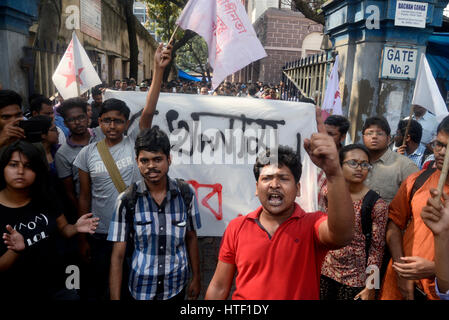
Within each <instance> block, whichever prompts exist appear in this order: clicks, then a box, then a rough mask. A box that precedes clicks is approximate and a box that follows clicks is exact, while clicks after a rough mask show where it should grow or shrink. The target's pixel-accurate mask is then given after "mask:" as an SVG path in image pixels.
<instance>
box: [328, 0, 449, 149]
mask: <svg viewBox="0 0 449 320" xmlns="http://www.w3.org/2000/svg"><path fill="white" fill-rule="evenodd" d="M415 2H420V3H423V4H427V6H428V7H427V17H426V23H425V27H424V28H417V27H410V26H395V14H396V0H385V1H370V0H334V1H329V2H328V3H327V4H326V5H324V6H323V11H324V14H325V17H326V25H325V33H326V34H328V35H329V37H330V39H331V41H332V44H333V49H334V50H336V51H337V52H338V54H339V56H340V89H341V90H342V96H343V97H342V98H343V99H342V103H343V112H344V114H345V115H346V116H348V118H349V120H350V121H351V128H350V133H351V137H352V140H353V142H360V141H361V132H360V131H361V127H362V125H363V122H364V121H365V119H366V118H368V117H370V116H373V115H383V116H384V117H385V118H386V119H387V120H388V122H389V124H390V126H391V129H392V131H394V130H395V129H396V126H397V123H398V121H399V120H400V119H401V118H402V117H404V116H406V115H408V114H409V110H410V102H411V100H412V96H413V90H414V86H415V79H416V75H417V73H418V66H419V57H420V55H421V53H425V50H426V44H427V40H428V38H429V36H430V35H431V34H432V32H433V29H434V27H438V26H441V24H442V15H443V9H444V8H445V7H446V6H447V4H448V2H449V0H415ZM389 49H391V50H390V51H388V50H389ZM397 51H399V52H400V55H401V60H402V58H403V57H404V55H407V52H411V53H410V54H411V58H409V60H410V61H412V62H408V64H409V66H408V67H407V68H414V70H415V72H414V73H413V74H412V73H411V72H410V73H408V72H405V70H403V69H400V70H401V72H398V73H397V74H395V75H394V76H392V74H391V72H383V73H382V72H381V68H382V63H383V53H384V52H385V54H386V53H387V52H393V53H394V52H397ZM407 57H408V56H407ZM384 61H385V60H384ZM390 67H391V66H390ZM394 68H395V67H393V69H389V70H390V71H391V70H394ZM408 71H411V70H408ZM386 75H388V76H386Z"/></svg>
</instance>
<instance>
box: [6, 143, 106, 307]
mask: <svg viewBox="0 0 449 320" xmlns="http://www.w3.org/2000/svg"><path fill="white" fill-rule="evenodd" d="M0 154H1V156H0V230H2V231H7V232H5V233H4V234H3V239H4V243H3V242H2V241H0V298H9V299H13V298H17V297H20V298H21V299H23V298H29V299H45V298H54V297H55V295H56V294H60V292H61V289H63V288H64V284H65V283H64V281H63V280H64V268H63V267H64V266H62V265H61V260H60V259H59V257H58V253H57V246H56V241H57V236H56V233H57V232H58V231H59V232H60V233H61V234H62V235H63V236H64V237H66V238H69V237H72V236H74V235H75V234H77V233H80V232H82V233H87V232H89V233H94V232H95V229H96V227H97V225H98V218H93V217H92V214H91V213H90V214H86V215H83V216H82V217H81V218H79V219H78V221H77V222H76V223H75V224H69V223H68V222H67V220H66V218H65V216H64V215H63V214H62V213H61V211H60V209H59V208H60V207H61V206H60V204H59V203H58V198H57V197H55V196H54V194H55V193H54V192H53V191H52V188H51V186H50V185H49V176H48V171H47V167H46V164H45V162H44V159H43V155H41V154H40V152H39V150H38V149H37V148H36V147H35V146H33V145H32V144H30V143H28V142H24V141H17V142H14V143H12V144H11V145H9V146H7V147H5V148H4V149H3V150H2V151H0ZM66 276H67V275H66ZM2 295H3V297H2Z"/></svg>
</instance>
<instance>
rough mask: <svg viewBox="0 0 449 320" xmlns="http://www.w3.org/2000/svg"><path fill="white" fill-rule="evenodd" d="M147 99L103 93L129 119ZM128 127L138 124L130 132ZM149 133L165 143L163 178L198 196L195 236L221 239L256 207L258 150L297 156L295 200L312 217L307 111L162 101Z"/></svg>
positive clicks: (294, 105) (212, 99)
mask: <svg viewBox="0 0 449 320" xmlns="http://www.w3.org/2000/svg"><path fill="white" fill-rule="evenodd" d="M146 94H147V93H146V92H131V91H113V90H107V91H106V92H105V96H104V98H105V99H109V98H116V99H120V100H123V101H125V102H126V104H127V105H128V107H129V108H130V109H131V114H135V113H137V112H138V111H140V110H141V109H142V107H143V106H144V105H145V97H146ZM135 125H138V120H137V119H136V120H135V121H133V124H132V125H131V127H133V126H135ZM153 125H158V126H159V127H160V128H161V129H162V130H164V131H165V132H167V134H169V137H170V140H171V144H172V151H171V156H172V165H171V167H170V170H169V175H170V177H173V178H183V179H185V180H186V181H188V182H189V183H190V184H191V185H192V187H193V188H194V190H195V191H196V192H197V197H198V202H199V208H200V213H201V221H202V228H201V229H200V230H199V231H198V235H200V236H222V235H223V232H224V230H225V228H226V226H227V224H228V223H229V221H230V220H232V219H234V218H236V217H237V216H238V215H239V214H242V215H246V214H248V213H249V212H251V211H254V210H255V209H257V208H258V207H259V206H260V202H259V200H258V198H257V197H256V196H255V191H256V180H255V178H254V174H253V164H254V162H255V160H256V157H257V154H256V152H257V150H256V148H259V149H260V150H264V148H265V146H268V147H274V146H275V145H276V144H282V145H288V146H290V147H292V148H293V150H295V151H297V150H300V154H301V159H302V164H303V168H302V176H301V197H300V198H297V200H298V203H300V204H301V206H302V207H303V208H304V210H305V211H315V208H316V207H317V204H316V199H317V194H316V190H317V178H316V171H317V170H316V167H315V166H314V165H313V164H312V162H311V161H310V159H309V156H308V155H307V153H306V152H305V150H304V147H303V140H304V138H309V137H310V135H311V134H312V133H313V132H316V121H315V106H314V105H313V104H309V103H300V102H287V101H276V100H264V99H250V98H237V97H219V96H202V95H187V94H170V93H161V95H160V97H159V101H158V104H157V114H156V115H155V117H154V120H153ZM180 150H181V151H180ZM260 150H259V152H260Z"/></svg>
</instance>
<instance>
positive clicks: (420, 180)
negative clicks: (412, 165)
mask: <svg viewBox="0 0 449 320" xmlns="http://www.w3.org/2000/svg"><path fill="white" fill-rule="evenodd" d="M434 162H435V161H432V162H430V163H429V166H428V168H427V169H426V170H425V171H423V172H421V174H420V175H419V176H418V177H417V178H416V180H415V182H414V183H413V186H412V190H411V192H410V197H409V204H410V206H411V203H412V199H413V196H414V195H415V193H416V191H418V189H419V188H421V187H422V186H423V184H424V183H425V182H426V181H427V179H429V177H430V176H431V175H432V174H433V173H434V172H435V170H436V168H433V164H434ZM379 198H380V196H379V195H378V194H377V193H376V192H375V191H373V190H370V191H368V193H367V194H366V195H365V197H364V198H363V202H362V210H361V218H362V232H363V235H364V236H365V253H366V262H368V254H369V248H370V246H371V239H372V230H373V221H372V219H371V212H372V210H373V207H374V204H375V203H376V201H377V200H378V199H379ZM384 257H385V258H386V256H384Z"/></svg>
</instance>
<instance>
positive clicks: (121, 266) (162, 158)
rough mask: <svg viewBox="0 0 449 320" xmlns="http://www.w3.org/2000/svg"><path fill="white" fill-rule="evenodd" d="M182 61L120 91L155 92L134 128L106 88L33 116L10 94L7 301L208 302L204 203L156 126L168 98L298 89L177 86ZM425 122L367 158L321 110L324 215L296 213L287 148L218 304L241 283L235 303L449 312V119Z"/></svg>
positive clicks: (238, 226)
mask: <svg viewBox="0 0 449 320" xmlns="http://www.w3.org/2000/svg"><path fill="white" fill-rule="evenodd" d="M170 60H171V47H170V46H168V47H167V48H163V47H162V46H159V48H158V50H157V51H156V55H155V61H154V66H155V73H154V76H153V78H152V79H149V80H145V81H143V82H141V83H140V84H139V85H137V82H136V81H135V79H132V78H131V79H122V80H115V81H114V82H113V84H111V86H110V89H112V90H121V91H148V92H147V99H146V104H145V106H144V107H143V109H142V113H141V116H140V121H139V125H138V126H135V127H133V128H128V123H129V121H128V120H129V117H130V109H129V108H128V107H127V105H126V102H124V101H121V100H118V99H107V100H105V101H103V94H102V93H103V91H104V88H105V87H104V86H102V85H100V86H98V87H95V88H93V89H92V91H91V95H90V98H88V97H87V96H82V97H78V98H71V99H67V100H64V99H62V98H61V97H56V99H54V100H50V99H48V98H47V97H44V96H42V95H33V96H31V97H30V98H29V106H30V108H29V110H28V111H27V112H26V113H24V112H23V110H22V107H23V101H22V97H21V96H20V95H19V94H17V93H15V92H14V91H11V90H0V147H1V151H0V170H1V174H0V212H1V213H0V228H1V230H2V234H3V236H2V241H1V243H0V286H1V290H0V297H1V298H2V301H5V300H9V299H17V298H20V299H24V298H25V299H34V300H36V299H63V300H67V299H70V300H77V299H86V300H108V299H113V300H115V299H130V300H131V299H135V300H175V301H179V300H183V299H185V298H186V297H187V298H189V299H196V298H197V297H198V295H199V293H200V288H201V281H200V279H201V277H200V272H201V270H200V263H199V250H198V241H197V234H196V230H197V229H198V228H200V227H201V219H200V215H199V209H198V200H197V199H196V195H195V192H194V191H193V189H192V188H191V187H190V186H189V185H188V184H187V183H185V182H184V181H183V180H180V179H176V177H172V176H170V175H169V174H168V172H169V167H170V164H171V160H170V159H171V158H170V141H169V139H168V136H167V134H166V133H165V132H163V131H162V130H161V129H160V128H158V127H157V126H152V120H153V115H154V113H155V110H156V108H157V101H158V98H159V93H160V92H176V93H184V94H201V95H223V96H237V97H248V98H260V99H281V98H282V91H283V87H284V85H283V83H282V82H281V83H280V84H279V85H264V84H263V83H260V82H258V83H254V84H251V83H235V84H232V83H230V82H227V81H225V82H224V83H223V84H222V85H220V87H218V88H217V89H216V90H215V91H212V90H211V88H210V86H208V85H207V83H206V82H186V81H184V82H178V81H172V82H168V83H163V73H164V69H165V67H166V66H167V65H168V64H169V62H170ZM412 108H413V110H414V114H413V116H412V119H410V120H409V119H404V120H401V121H400V122H399V123H398V126H397V130H396V131H394V134H393V137H392V133H391V128H390V125H389V123H388V122H387V121H386V120H385V119H384V118H383V117H381V116H375V117H369V118H367V119H366V120H365V121H364V124H363V128H362V142H363V144H350V145H344V141H345V138H346V135H347V133H348V130H349V129H350V123H349V121H348V120H347V119H346V118H345V117H343V116H339V115H331V116H329V117H327V118H326V119H324V120H323V118H322V115H321V112H320V110H319V108H317V113H316V119H317V127H318V132H317V133H315V134H313V135H312V136H311V137H306V139H305V140H304V147H305V150H306V151H307V153H308V154H309V156H310V159H311V160H312V162H313V163H314V164H315V165H316V166H317V167H318V176H317V181H316V184H317V186H318V188H317V194H318V198H317V202H318V206H319V211H317V212H314V213H306V212H304V211H303V210H302V208H301V207H300V206H299V205H298V204H296V202H295V199H296V197H297V196H300V192H299V190H300V184H299V180H300V177H301V171H302V166H301V163H300V159H299V158H298V156H297V155H296V153H294V152H293V150H292V149H291V148H289V147H285V146H279V149H278V150H277V152H278V162H277V163H276V164H274V163H270V157H271V155H270V152H271V150H266V151H265V152H264V153H262V154H261V155H259V157H258V159H257V160H256V164H255V165H254V168H253V171H254V176H255V180H256V182H257V183H256V191H257V196H258V198H259V200H260V203H261V206H260V207H259V208H257V209H256V210H255V211H254V212H251V213H249V214H247V215H245V216H240V217H238V218H236V219H234V220H232V221H231V222H230V223H229V225H228V227H227V229H226V231H225V233H224V235H223V239H222V244H221V247H220V253H219V257H218V263H217V267H216V271H215V274H214V276H213V278H212V280H211V282H210V283H209V284H203V285H208V288H207V292H206V296H205V298H206V299H227V298H228V297H229V293H230V291H231V287H232V283H233V279H234V276H235V275H236V279H235V284H236V287H235V291H234V293H233V295H232V298H233V299H247V300H257V299H322V300H353V299H361V300H374V299H382V300H390V299H407V300H418V299H438V298H442V299H448V298H449V296H448V294H449V268H448V265H449V251H448V248H449V201H448V200H449V195H448V193H449V181H448V180H446V183H445V185H444V188H443V194H442V195H438V192H437V191H436V189H435V188H436V186H437V184H438V179H439V176H440V174H441V170H442V167H443V160H444V154H445V152H446V148H447V143H448V141H449V117H446V118H445V119H444V120H443V121H441V122H440V123H438V122H437V121H436V119H435V117H434V116H433V115H432V114H431V113H429V112H428V111H427V110H426V109H424V108H422V107H421V106H417V105H414V106H412ZM128 129H129V130H128ZM395 129H396V128H395ZM393 144H394V146H393ZM441 198H442V199H443V200H444V201H442V200H441ZM305 261H307V263H305ZM68 265H75V266H79V267H80V270H81V272H82V273H83V275H85V276H83V277H81V279H82V280H81V284H80V286H79V288H77V287H76V286H75V287H71V288H68V287H67V282H66V281H65V280H66V278H67V274H66V266H68ZM5 288H7V290H6V289H5Z"/></svg>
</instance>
